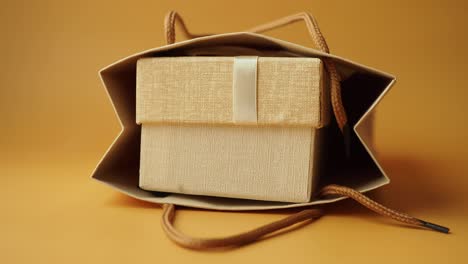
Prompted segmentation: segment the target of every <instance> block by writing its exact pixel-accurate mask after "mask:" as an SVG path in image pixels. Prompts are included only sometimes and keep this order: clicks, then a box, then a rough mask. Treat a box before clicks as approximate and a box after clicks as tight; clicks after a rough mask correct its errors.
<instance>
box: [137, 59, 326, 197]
mask: <svg viewBox="0 0 468 264" xmlns="http://www.w3.org/2000/svg"><path fill="white" fill-rule="evenodd" d="M324 75H325V74H324V68H323V64H322V61H321V60H320V59H317V58H294V57H293V58H291V57H256V56H250V57H202V56H195V57H185V56H184V57H166V58H145V59H141V60H139V61H138V63H137V75H136V80H137V84H136V91H137V92H136V122H137V123H138V124H141V147H140V148H141V156H140V180H139V186H140V187H141V188H142V189H145V190H148V191H164V192H172V193H184V194H195V195H210V196H221V197H231V198H245V199H256V200H267V201H281V202H308V201H309V200H310V197H311V192H312V189H313V187H314V185H315V182H314V179H315V176H316V175H317V174H318V168H319V167H320V166H319V164H320V163H321V156H323V155H320V154H321V151H320V150H321V148H323V147H322V145H323V134H324V133H322V132H321V131H319V129H320V128H322V127H323V126H325V125H326V123H327V122H328V120H329V115H330V114H329V109H330V107H329V106H328V105H329V101H330V98H329V93H328V87H325V80H327V78H326V77H325V78H324Z"/></svg>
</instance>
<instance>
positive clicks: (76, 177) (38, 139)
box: [0, 0, 468, 263]
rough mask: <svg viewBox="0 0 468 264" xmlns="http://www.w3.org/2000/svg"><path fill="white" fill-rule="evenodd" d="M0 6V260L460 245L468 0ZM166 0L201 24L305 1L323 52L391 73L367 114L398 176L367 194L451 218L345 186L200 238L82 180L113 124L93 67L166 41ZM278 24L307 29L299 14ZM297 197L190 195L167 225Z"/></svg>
mask: <svg viewBox="0 0 468 264" xmlns="http://www.w3.org/2000/svg"><path fill="white" fill-rule="evenodd" d="M407 2H411V3H407ZM1 6H2V7H1V9H0V33H1V35H0V36H1V41H0V55H1V59H2V63H0V74H1V75H0V77H1V78H0V115H1V120H2V122H1V132H0V184H1V185H0V186H3V189H2V190H1V191H0V208H1V211H0V234H2V236H1V237H2V238H1V240H0V256H1V257H0V258H1V259H3V261H2V262H4V263H21V262H26V261H36V262H47V263H51V262H54V261H59V262H65V261H66V262H70V261H72V262H77V263H83V262H85V263H86V262H88V261H91V260H95V261H106V262H107V261H108V262H113V263H120V262H122V263H123V262H127V261H133V260H138V261H139V260H141V263H143V262H151V263H155V262H157V261H164V260H165V261H169V260H170V261H171V262H172V261H179V262H182V261H185V262H186V263H188V262H191V263H193V262H207V263H211V262H213V263H217V262H220V261H223V262H225V263H239V261H250V260H253V259H255V260H256V261H266V260H268V261H270V262H271V263H284V262H285V261H288V262H289V263H302V262H307V263H312V262H317V261H319V262H321V263H325V262H334V261H336V262H343V261H345V260H346V261H362V262H369V263H373V262H374V261H375V257H383V258H381V259H380V261H382V262H387V261H388V262H393V261H409V260H411V261H416V262H418V261H420V262H425V263H428V262H434V263H436V262H440V261H444V260H445V261H447V259H450V260H451V261H449V262H466V261H467V260H468V253H467V251H466V250H464V249H465V247H466V244H467V242H468V239H467V235H468V224H466V219H467V216H468V213H467V210H468V206H467V205H465V204H466V203H467V202H468V199H467V195H466V193H465V188H466V187H465V186H467V185H468V179H467V172H468V169H467V168H466V166H467V162H468V159H467V158H466V156H467V154H468V150H467V145H468V144H467V143H466V135H467V134H468V124H467V121H468V120H467V119H468V118H467V117H466V116H465V115H466V104H467V103H466V98H467V96H468V89H467V84H468V81H467V79H466V72H467V71H468V62H467V61H468V56H467V55H468V51H467V46H468V37H467V33H466V32H467V31H466V26H467V25H468V18H467V17H466V10H467V8H468V4H467V2H466V1H399V0H398V1H367V0H366V1H330V0H328V1H318V0H317V1H299V0H295V1H276V2H275V1H271V0H270V1H264V0H257V1H252V0H248V1H244V0H238V1H142V0H133V1H126V2H125V1H50V0H49V1H9V0H7V1H6V2H5V1H3V2H2V4H1ZM171 9H175V10H178V11H179V12H180V13H181V14H182V15H183V16H184V18H185V20H186V22H187V24H188V26H189V28H190V29H191V30H192V31H193V32H199V33H207V32H209V33H211V32H229V31H240V30H242V29H246V28H249V27H251V26H253V25H256V24H258V23H261V22H267V21H269V20H272V19H275V18H278V17H281V16H284V15H287V14H292V13H296V12H299V11H309V12H311V13H312V14H314V15H315V16H316V17H317V19H318V20H319V23H320V25H321V28H322V31H323V32H324V34H325V37H326V38H327V40H328V42H329V45H330V47H331V50H332V52H333V53H335V54H338V55H340V56H343V57H347V58H350V59H352V60H355V61H358V62H361V63H363V64H366V65H369V66H372V67H376V68H379V69H382V70H384V71H387V72H389V73H392V74H395V75H396V76H397V77H398V82H397V85H396V86H395V87H394V89H393V90H392V91H391V92H390V94H389V95H388V96H387V98H386V99H385V100H384V101H383V103H382V105H381V107H380V109H379V114H378V123H377V129H376V130H377V134H378V136H377V144H378V145H379V147H380V149H381V150H382V156H383V157H384V165H385V166H386V168H387V170H388V173H389V176H390V177H391V178H392V180H393V182H392V183H391V184H390V185H389V186H387V187H384V188H383V189H381V190H379V191H376V192H374V193H373V194H372V196H373V197H374V198H376V199H378V200H380V201H382V202H383V203H385V204H386V205H389V206H392V207H395V208H398V209H401V210H404V211H406V212H408V213H411V214H413V215H415V216H420V217H421V218H423V219H428V220H432V221H434V222H436V223H441V224H445V225H448V226H450V227H451V228H452V229H453V234H451V235H442V234H438V233H435V232H430V231H423V230H419V229H414V228H402V226H401V225H399V224H396V223H394V222H392V221H389V220H386V219H383V218H381V217H378V216H376V215H374V214H373V213H371V212H368V211H366V210H365V209H361V208H360V207H359V206H357V205H355V204H354V203H352V202H350V201H345V202H341V203H339V204H336V205H331V206H327V207H325V209H326V210H327V211H328V215H327V216H325V217H324V218H322V219H321V220H319V221H317V222H316V223H314V224H312V225H309V226H307V227H305V228H302V229H299V230H295V231H294V232H291V233H288V234H286V235H283V236H277V237H275V238H272V239H268V240H265V241H262V242H260V243H257V244H255V245H251V246H248V247H243V248H241V249H238V250H233V251H227V252H224V251H223V252H214V253H213V252H211V253H199V252H193V251H189V250H185V249H181V248H178V247H177V246H175V245H174V244H172V243H171V242H170V241H168V240H167V239H166V238H165V237H164V234H163V233H162V230H161V228H160V226H159V218H160V216H161V210H160V209H159V207H158V206H156V205H152V204H147V203H143V202H138V201H136V200H133V199H131V198H127V197H125V196H123V195H121V194H118V193H116V192H115V191H113V190H111V189H109V188H105V187H104V186H102V185H99V184H97V183H96V182H93V181H91V180H90V179H89V177H88V176H89V174H90V173H91V171H92V170H93V168H94V166H95V164H96V163H97V161H98V160H99V159H100V157H101V155H102V154H103V152H104V151H105V150H106V149H107V147H108V146H109V144H110V143H111V142H112V141H113V139H114V137H115V136H116V135H117V133H118V132H119V129H120V128H119V124H118V121H117V120H116V118H115V117H114V114H113V110H112V107H111V105H110V102H109V100H108V99H107V96H106V93H105V91H104V89H103V87H102V86H101V84H100V81H99V78H98V75H97V71H98V70H99V69H100V68H102V67H104V66H106V65H107V64H110V63H112V62H114V61H115V60H117V59H120V58H122V57H124V56H127V55H129V54H131V53H134V52H137V51H141V50H144V49H148V48H152V47H155V46H159V45H162V44H163V43H164V38H163V30H162V21H163V16H164V14H165V13H166V12H167V11H168V10H171ZM272 36H275V37H279V38H283V39H287V40H290V41H293V42H298V43H300V44H303V45H310V44H311V42H310V41H309V40H308V38H307V34H306V30H305V28H304V25H300V24H298V25H293V26H289V27H287V28H285V29H283V30H277V31H275V32H273V33H272ZM291 212H293V211H282V212H272V213H267V214H262V213H216V212H205V211H198V210H189V209H186V210H183V211H182V212H181V213H180V218H179V219H178V221H177V225H178V226H180V228H181V229H182V230H184V231H186V232H187V233H189V234H193V235H200V236H210V235H225V234H231V233H233V232H236V231H240V230H247V229H249V228H251V227H254V226H257V225H259V224H261V223H265V222H268V221H272V220H274V219H278V218H280V217H281V216H282V215H283V214H288V213H291Z"/></svg>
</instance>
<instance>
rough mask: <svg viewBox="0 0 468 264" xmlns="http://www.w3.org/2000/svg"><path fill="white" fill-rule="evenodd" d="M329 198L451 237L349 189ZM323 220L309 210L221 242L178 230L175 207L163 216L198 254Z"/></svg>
mask: <svg viewBox="0 0 468 264" xmlns="http://www.w3.org/2000/svg"><path fill="white" fill-rule="evenodd" d="M327 195H342V196H346V197H349V198H352V199H353V200H355V201H357V202H358V203H360V204H361V205H363V206H365V207H367V208H369V209H370V210H372V211H374V212H376V213H378V214H381V215H383V216H387V217H390V218H392V219H394V220H396V221H399V222H402V223H405V224H408V225H412V226H419V227H422V228H427V229H432V230H435V231H438V232H442V233H446V234H448V233H449V228H447V227H444V226H440V225H436V224H433V223H430V222H426V221H423V220H420V219H418V218H415V217H412V216H409V215H407V214H405V213H401V212H398V211H395V210H393V209H390V208H387V207H385V206H383V205H381V204H379V203H377V202H376V201H374V200H372V199H370V198H368V197H367V196H365V195H363V194H362V193H360V192H358V191H356V190H353V189H351V188H348V187H344V186H340V185H328V186H326V187H324V188H323V189H322V190H321V192H320V196H327ZM321 216H322V212H321V211H320V210H318V209H305V210H302V211H300V212H298V213H295V214H292V215H290V216H288V217H286V218H283V219H280V220H278V221H275V222H272V223H269V224H266V225H263V226H260V227H257V228H255V229H252V230H250V231H247V232H244V233H240V234H237V235H231V236H227V237H219V238H197V237H191V236H188V235H185V234H183V233H182V232H180V231H179V230H177V228H176V227H175V226H174V220H175V205H173V204H164V205H163V215H162V228H163V230H164V232H165V233H166V235H167V236H168V237H169V239H171V240H172V241H173V242H175V243H176V244H178V245H180V246H182V247H185V248H189V249H196V250H208V249H216V248H233V247H239V246H243V245H246V244H249V243H252V242H255V241H257V240H259V239H260V238H263V237H266V236H267V235H269V234H272V233H274V232H277V231H279V230H282V229H284V228H287V227H290V226H292V225H295V224H298V223H301V222H302V223H304V224H308V223H310V222H312V220H315V219H317V218H319V217H321Z"/></svg>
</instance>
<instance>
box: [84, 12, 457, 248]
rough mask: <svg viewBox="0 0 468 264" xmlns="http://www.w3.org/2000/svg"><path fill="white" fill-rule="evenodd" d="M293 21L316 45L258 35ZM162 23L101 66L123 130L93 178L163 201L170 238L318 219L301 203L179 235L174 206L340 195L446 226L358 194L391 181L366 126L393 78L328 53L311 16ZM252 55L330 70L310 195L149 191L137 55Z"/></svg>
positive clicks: (262, 205)
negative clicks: (242, 222) (221, 26)
mask: <svg viewBox="0 0 468 264" xmlns="http://www.w3.org/2000/svg"><path fill="white" fill-rule="evenodd" d="M295 21H304V22H305V24H306V26H307V27H308V30H309V33H310V35H311V37H312V40H313V41H314V43H315V45H316V48H318V49H312V48H308V47H304V46H300V45H297V44H294V43H291V42H287V41H284V40H280V39H276V38H272V37H268V36H265V35H262V34H259V33H262V32H264V31H266V30H269V29H272V28H275V27H279V26H283V25H286V24H289V23H292V22H295ZM177 22H181V23H180V24H181V26H182V30H183V32H184V34H186V35H187V37H188V38H189V39H188V40H185V41H181V42H175V29H174V27H175V24H176V23H177ZM165 27H166V39H167V42H168V44H167V45H165V46H162V47H158V48H154V49H150V50H147V51H143V52H140V53H137V54H134V55H131V56H129V57H126V58H124V59H121V60H119V61H117V62H115V63H113V64H111V65H109V66H107V67H105V68H104V69H102V70H101V71H100V73H99V74H100V76H101V79H102V82H103V84H104V87H105V88H106V91H107V92H108V95H109V97H110V100H111V102H112V104H113V106H114V109H115V112H116V115H117V117H118V119H119V121H120V123H121V125H122V131H121V133H120V134H119V135H118V137H117V138H116V139H115V141H114V143H113V144H112V145H111V147H110V148H109V149H108V151H107V152H106V153H105V154H104V156H103V158H102V160H101V161H100V162H99V164H98V165H97V167H96V169H95V171H94V172H93V175H92V177H93V178H94V179H96V180H98V181H101V182H103V183H105V184H107V185H109V186H111V187H113V188H115V189H116V190H118V191H120V192H122V193H125V194H127V195H129V196H132V197H135V198H137V199H140V200H144V201H148V202H153V203H158V204H163V205H164V214H163V228H164V230H165V231H166V233H167V235H168V236H169V237H170V238H171V239H172V240H174V241H175V242H176V243H178V244H180V245H182V246H185V247H189V248H196V249H205V248H215V247H224V246H236V245H241V244H245V243H249V242H252V241H254V240H256V239H258V238H259V237H261V236H263V235H265V234H268V233H271V232H274V231H276V230H279V229H281V228H284V227H286V226H289V225H292V224H294V223H298V222H301V221H305V220H308V219H311V218H316V217H318V216H319V213H318V211H317V210H316V209H307V210H303V211H301V212H299V213H297V214H294V215H291V216H289V217H287V218H285V219H283V220H280V221H278V222H275V223H272V224H268V225H266V226H264V227H261V228H259V229H256V230H253V231H251V232H247V233H242V234H240V235H237V236H232V237H228V238H221V239H197V238H191V237H188V236H185V235H183V234H182V233H181V232H179V231H178V230H176V229H175V227H174V226H173V219H174V213H175V211H174V208H175V205H177V206H188V207H194V208H203V209H211V210H224V211H247V210H271V209H281V208H292V207H311V206H313V205H317V204H324V203H331V202H335V201H338V200H341V199H343V198H345V197H351V198H353V199H355V200H357V201H358V202H360V203H361V204H363V205H364V206H366V207H368V208H370V209H372V210H374V211H376V212H378V213H381V214H383V215H386V216H389V217H392V218H393V219H395V220H398V221H401V222H404V223H407V224H411V225H418V226H423V227H427V228H432V229H436V230H438V231H442V232H448V229H447V228H444V227H441V226H437V225H434V224H431V223H428V222H425V221H422V220H419V219H416V218H414V217H411V216H408V215H406V214H403V213H399V212H396V211H394V210H390V209H388V208H386V207H383V206H381V205H380V204H377V203H376V202H374V201H371V200H370V199H368V198H367V197H365V196H363V195H362V194H361V193H362V192H367V191H370V190H373V189H376V188H378V187H381V186H383V185H385V184H388V183H389V179H388V177H387V176H386V174H385V172H384V170H383V168H382V167H381V165H380V164H379V158H378V155H377V151H376V149H375V146H374V144H373V133H372V126H373V122H374V115H373V113H374V110H375V108H376V106H377V105H378V103H379V102H380V101H381V100H382V98H383V97H384V96H385V94H386V93H387V92H388V90H389V89H390V87H391V86H392V85H393V84H394V83H395V77H393V76H392V75H390V74H388V73H385V72H382V71H379V70H376V69H373V68H370V67H367V66H364V65H361V64H358V63H355V62H353V61H350V60H347V59H344V58H341V57H338V56H335V55H332V54H330V53H329V50H328V46H327V44H326V42H325V40H324V38H323V36H322V34H321V33H320V30H319V29H318V25H317V22H316V21H315V19H314V18H313V17H312V16H310V15H309V14H307V13H300V14H297V15H292V16H289V17H285V18H283V19H280V20H277V21H274V22H272V23H268V24H265V25H262V26H259V27H255V28H253V29H250V30H247V31H244V32H235V33H225V34H217V35H204V36H196V35H193V34H190V33H189V32H188V30H187V28H186V27H185V25H184V23H183V22H182V20H181V18H180V16H178V14H177V13H176V12H170V13H169V14H168V16H167V17H166V20H165ZM252 55H253V56H262V57H288V58H316V59H320V61H322V62H323V64H324V69H325V71H326V73H327V74H328V76H329V79H328V81H329V82H330V85H329V86H327V87H329V91H330V105H331V108H332V110H333V111H331V112H332V114H330V122H329V125H328V128H327V131H326V136H327V137H328V138H329V140H330V142H333V144H331V145H330V146H329V147H328V148H327V151H326V152H327V154H326V155H327V159H326V160H327V161H326V164H325V166H326V168H327V170H326V171H325V172H324V173H323V174H321V175H319V176H318V177H317V179H316V183H315V184H316V186H317V187H316V188H315V189H316V191H315V192H313V193H312V194H311V199H310V201H306V202H275V201H262V200H258V199H257V200H255V198H258V197H251V198H254V199H233V198H223V197H216V196H209V195H192V194H184V193H176V192H167V191H166V192H154V191H147V190H144V189H142V188H140V187H139V170H140V158H141V157H140V153H141V149H142V146H141V142H142V126H141V125H140V124H138V123H137V120H136V117H137V113H136V111H137V110H136V109H137V105H136V101H137V98H136V94H137V92H136V83H137V81H136V78H137V62H138V61H139V60H140V61H143V59H151V58H168V57H190V56H212V57H226V56H252ZM159 132H161V131H159ZM189 133H191V132H189ZM169 134H170V133H167V131H166V132H164V133H161V135H164V136H168V135H169ZM187 157H189V156H187ZM247 198H248V197H247ZM299 200H301V199H299ZM301 201H302V200H301Z"/></svg>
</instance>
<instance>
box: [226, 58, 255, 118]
mask: <svg viewBox="0 0 468 264" xmlns="http://www.w3.org/2000/svg"><path fill="white" fill-rule="evenodd" d="M257 61H258V57H257V56H238V57H234V66H233V78H232V80H233V81H232V119H233V122H234V123H257Z"/></svg>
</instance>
